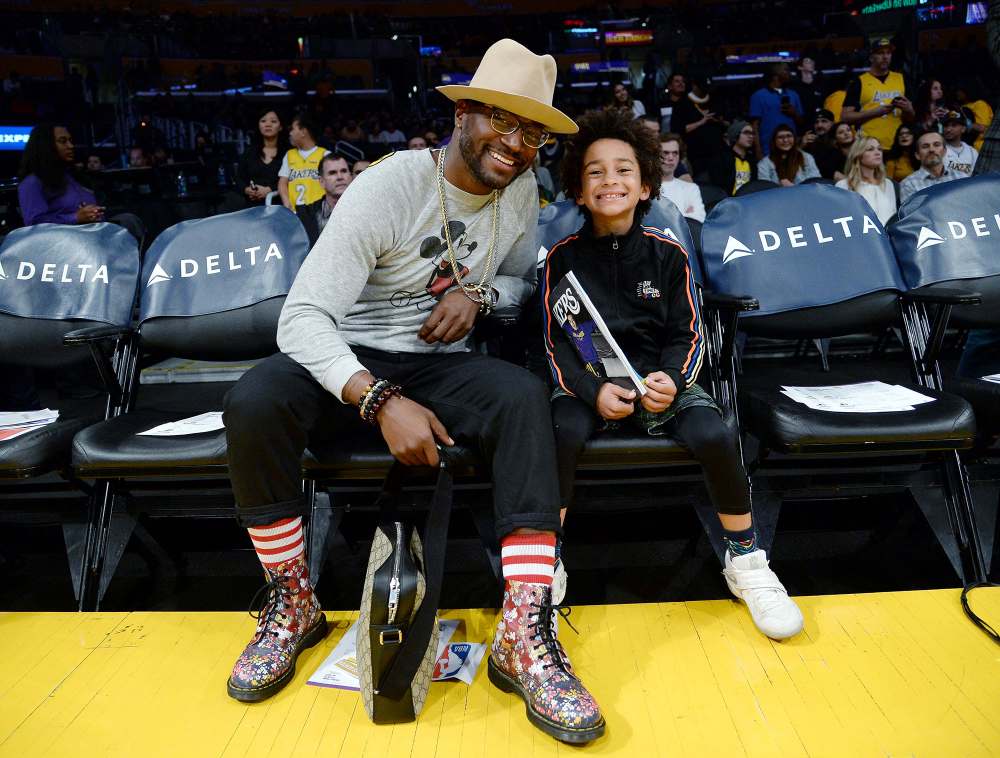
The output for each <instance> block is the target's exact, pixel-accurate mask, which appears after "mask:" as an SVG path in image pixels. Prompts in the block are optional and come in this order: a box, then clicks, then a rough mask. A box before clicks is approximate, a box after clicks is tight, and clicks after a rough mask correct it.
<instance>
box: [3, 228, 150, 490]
mask: <svg viewBox="0 0 1000 758" xmlns="http://www.w3.org/2000/svg"><path fill="white" fill-rule="evenodd" d="M138 275H139V251H138V247H137V245H136V241H135V238H133V237H132V236H131V235H130V234H129V233H128V232H127V231H125V230H124V229H122V228H121V227H119V226H116V225H114V224H107V223H101V224H87V225H81V226H67V225H62V224H38V225H35V226H30V227H25V228H22V229H17V230H15V231H14V232H11V234H9V235H8V236H7V237H6V239H5V240H4V243H3V247H2V248H0V362H2V363H4V364H7V365H14V366H24V367H30V368H33V369H38V370H42V371H50V372H73V371H78V370H79V369H80V368H81V367H83V368H87V367H88V366H87V364H88V363H90V362H92V361H93V359H94V358H95V357H96V358H97V359H98V361H99V368H100V369H101V376H102V378H103V379H104V380H105V389H107V390H109V391H111V392H115V391H116V390H117V389H118V387H117V386H116V385H117V380H116V377H115V371H116V366H117V364H118V361H119V358H120V356H119V355H117V354H115V355H114V356H113V357H109V355H110V353H111V349H110V348H109V347H108V345H111V346H114V345H115V344H116V341H117V339H118V338H119V337H120V332H119V331H118V328H119V327H121V328H124V327H125V325H127V324H128V321H129V317H130V315H131V309H132V302H133V298H134V294H135V286H136V280H137V278H138ZM88 328H89V329H93V330H95V331H96V332H98V333H100V334H101V335H102V336H101V337H100V338H99V339H98V340H95V343H94V346H93V350H91V349H89V348H88V347H87V346H80V345H67V344H64V339H65V337H66V335H67V334H70V333H72V332H74V331H77V330H80V329H88ZM112 361H114V364H113V363H112ZM116 402H117V399H116V398H114V399H112V400H111V401H110V402H109V399H108V398H107V397H106V396H105V397H95V398H93V401H92V402H71V401H69V400H64V399H62V398H60V399H58V400H57V401H55V402H54V407H55V409H57V410H58V411H59V413H60V417H59V420H58V421H56V422H55V423H52V424H49V425H47V426H44V427H40V428H38V429H35V430H33V431H30V432H28V433H27V434H23V435H20V436H18V437H14V438H13V439H9V440H6V441H4V442H0V479H25V478H29V477H35V476H39V475H41V474H45V473H47V472H50V471H56V470H63V471H65V470H67V469H68V466H69V462H70V447H71V444H72V442H73V437H74V436H75V435H76V433H77V432H79V431H80V430H81V429H84V428H86V427H87V426H89V425H90V424H92V423H95V422H98V421H100V420H101V419H102V418H105V417H106V416H107V414H108V413H110V412H111V409H112V408H113V406H114V405H115V404H116ZM0 410H6V409H3V408H0Z"/></svg>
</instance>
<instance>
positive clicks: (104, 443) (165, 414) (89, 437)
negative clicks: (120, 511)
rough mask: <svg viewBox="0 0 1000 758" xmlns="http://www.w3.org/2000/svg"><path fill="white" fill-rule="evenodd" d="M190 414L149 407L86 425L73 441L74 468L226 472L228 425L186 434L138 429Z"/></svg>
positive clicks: (115, 472)
mask: <svg viewBox="0 0 1000 758" xmlns="http://www.w3.org/2000/svg"><path fill="white" fill-rule="evenodd" d="M191 415H194V414H193V413H185V412H178V411H162V410H157V409H155V408H147V409H142V410H138V411H133V412H131V413H127V414H125V415H124V416H119V417H118V418H113V419H109V420H108V421H105V422H103V423H101V424H97V425H95V426H92V427H90V428H88V429H85V430H84V431H82V432H80V434H79V435H78V436H77V438H76V440H75V442H74V445H73V468H74V470H75V471H76V473H77V476H80V477H84V478H102V479H103V478H113V477H129V476H138V475H143V476H157V475H169V476H188V475H201V474H225V472H226V470H227V462H226V430H225V429H220V430H218V431H212V432H205V433H202V434H189V435H185V436H183V437H148V436H141V435H140V432H144V431H146V430H148V429H152V428H153V427H156V426H159V425H160V424H166V423H168V422H171V421H179V420H181V419H182V418H185V417H187V416H191Z"/></svg>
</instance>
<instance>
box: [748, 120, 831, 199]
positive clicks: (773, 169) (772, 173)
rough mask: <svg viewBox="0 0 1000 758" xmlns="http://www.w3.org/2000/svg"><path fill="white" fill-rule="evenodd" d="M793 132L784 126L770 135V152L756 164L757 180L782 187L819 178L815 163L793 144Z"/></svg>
mask: <svg viewBox="0 0 1000 758" xmlns="http://www.w3.org/2000/svg"><path fill="white" fill-rule="evenodd" d="M795 143H796V139H795V131H794V130H793V129H792V128H791V127H790V126H787V125H785V124H782V125H781V126H779V127H778V128H777V129H775V130H774V134H772V135H771V152H770V154H768V155H767V156H765V157H764V158H761V160H760V163H758V164H757V178H758V179H761V180H764V181H769V182H775V183H777V184H780V185H781V186H782V187H793V186H795V185H796V184H802V182H804V181H805V180H806V179H811V178H813V177H818V176H819V169H818V168H816V161H815V160H814V159H813V157H812V156H811V155H809V153H806V152H804V151H802V150H799V148H798V146H797V145H796V144H795Z"/></svg>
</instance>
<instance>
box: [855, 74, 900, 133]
mask: <svg viewBox="0 0 1000 758" xmlns="http://www.w3.org/2000/svg"><path fill="white" fill-rule="evenodd" d="M860 79H861V110H862V111H870V110H872V109H873V108H878V107H879V106H881V105H891V104H892V101H893V100H894V99H895V98H897V97H903V96H904V95H905V94H906V83H905V82H904V81H903V75H902V74H900V73H899V72H898V71H890V72H889V74H888V75H887V76H886V77H885V81H884V82H881V81H879V80H878V79H877V78H875V77H874V76H872V75H871V73H869V72H867V71H866V72H865V73H863V74H862V75H861V77H860ZM901 123H902V119H901V118H900V113H899V108H893V109H892V111H890V112H889V113H886V114H885V115H882V116H879V117H878V118H873V119H872V120H871V121H865V123H864V124H862V126H861V133H862V134H863V135H865V136H866V137H874V138H875V139H877V140H878V141H879V144H880V145H882V149H883V150H888V149H890V148H891V147H892V141H893V139H894V138H895V136H896V130H897V129H898V128H899V125H900V124H901Z"/></svg>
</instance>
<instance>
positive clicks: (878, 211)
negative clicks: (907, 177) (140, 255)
mask: <svg viewBox="0 0 1000 758" xmlns="http://www.w3.org/2000/svg"><path fill="white" fill-rule="evenodd" d="M845 169H846V173H847V177H846V178H844V179H841V180H840V181H839V182H837V186H838V187H840V188H841V189H846V190H850V191H851V192H857V193H858V194H859V195H861V197H863V198H864V199H865V200H867V201H868V204H869V205H870V206H871V207H872V210H874V211H875V215H876V216H878V220H879V221H880V222H881V223H882V224H883V225H884V224H885V223H886V222H887V221H888V220H889V219H890V218H892V216H893V215H894V214H895V213H896V188H895V187H893V185H892V180H891V179H889V177H887V176H886V173H885V165H884V164H883V163H882V146H881V145H880V144H879V141H878V140H877V139H875V138H874V137H859V138H858V139H857V140H856V141H855V142H854V144H853V145H851V150H850V152H849V153H848V154H847V165H846V166H845Z"/></svg>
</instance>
